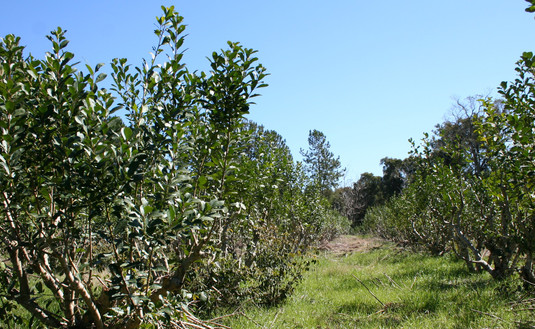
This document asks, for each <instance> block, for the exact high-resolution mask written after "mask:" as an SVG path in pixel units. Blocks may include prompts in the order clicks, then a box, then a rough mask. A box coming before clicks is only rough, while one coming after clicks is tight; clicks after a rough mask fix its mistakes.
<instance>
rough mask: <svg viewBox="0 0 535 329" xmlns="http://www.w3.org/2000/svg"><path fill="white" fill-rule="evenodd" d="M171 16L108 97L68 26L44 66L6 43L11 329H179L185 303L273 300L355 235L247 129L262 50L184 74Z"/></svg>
mask: <svg viewBox="0 0 535 329" xmlns="http://www.w3.org/2000/svg"><path fill="white" fill-rule="evenodd" d="M163 10H164V13H163V16H162V17H159V18H158V27H157V29H156V30H155V34H156V36H157V38H158V43H157V45H156V47H154V49H153V56H152V58H151V59H150V60H144V61H143V63H142V65H141V66H139V67H137V66H131V65H130V64H128V62H127V60H126V59H115V60H114V61H113V63H112V65H111V68H112V71H113V73H112V77H113V83H112V89H111V91H108V90H106V89H104V88H101V87H100V86H99V85H98V83H100V82H101V81H103V80H104V79H105V78H106V75H105V74H103V73H100V69H101V67H102V65H97V66H96V67H90V66H86V67H85V70H87V73H84V72H81V71H79V70H77V69H76V66H77V64H76V63H75V64H73V63H72V60H73V58H74V55H73V54H72V53H70V52H68V51H67V45H68V41H67V40H66V39H65V33H64V31H63V30H61V29H59V28H58V29H57V30H56V31H54V32H52V35H51V36H50V37H49V39H50V41H51V43H52V51H51V52H50V53H47V54H46V57H45V58H44V59H42V60H39V59H36V58H34V57H32V56H28V57H24V54H23V50H24V49H23V47H22V46H20V44H19V41H20V40H19V38H18V37H15V36H13V35H7V36H6V37H4V38H3V39H2V40H1V42H0V129H1V145H0V185H1V188H0V190H1V191H2V192H1V194H2V195H1V212H0V237H1V240H0V258H1V260H2V261H1V262H0V321H3V322H4V323H6V325H8V326H12V327H15V326H16V325H18V324H19V325H20V324H24V325H26V326H31V325H32V324H33V325H34V326H45V327H48V328H59V327H65V328H66V327H96V328H105V327H126V328H134V327H140V326H156V327H158V326H167V327H180V326H184V325H185V324H186V323H187V322H188V321H190V320H191V316H192V315H191V313H190V312H189V311H188V307H189V308H192V307H195V308H196V309H197V310H204V311H205V312H207V313H209V311H210V310H212V309H213V307H215V306H221V305H235V304H239V303H241V302H243V300H245V299H248V300H252V301H253V302H255V303H265V304H272V303H276V302H278V301H281V300H282V299H284V298H285V297H286V296H287V295H288V294H289V293H290V292H291V291H292V289H293V287H294V285H295V283H296V282H297V281H298V280H299V278H300V277H301V272H302V270H303V269H305V268H306V266H307V263H306V262H304V261H303V260H302V258H301V257H300V256H299V255H300V252H302V251H303V250H305V248H307V247H308V246H310V245H311V244H313V243H316V242H318V241H319V240H321V239H322V238H323V237H325V236H326V235H330V234H333V233H336V232H335V231H336V230H342V229H344V228H345V226H347V225H345V222H344V219H343V218H341V217H340V216H339V215H337V214H336V213H333V212H332V210H330V205H329V204H328V203H327V202H326V201H325V199H324V197H323V196H322V195H321V193H320V192H319V191H317V189H313V188H312V189H309V188H307V186H308V185H314V184H312V183H311V182H312V181H313V180H311V178H309V177H307V176H306V175H305V173H304V171H303V168H302V167H301V165H300V164H298V163H295V162H294V161H293V159H292V157H291V155H290V152H289V150H288V148H287V147H286V145H285V143H284V140H283V139H282V138H281V137H280V136H279V135H277V134H276V133H275V132H269V131H265V130H264V129H263V128H262V127H259V126H257V125H255V124H253V123H247V121H246V120H245V117H244V116H245V115H246V114H247V113H248V112H249V106H250V104H251V98H253V97H255V96H257V94H256V93H255V92H256V90H257V89H258V88H261V87H264V86H265V84H264V82H263V79H264V78H265V76H266V72H265V69H264V67H263V66H262V65H260V64H257V58H255V57H254V55H255V51H253V50H251V49H248V48H244V47H243V46H241V45H240V44H238V43H232V42H229V43H228V49H226V50H221V51H220V52H214V53H213V54H212V56H211V58H210V72H209V73H204V72H190V71H189V70H188V69H187V68H186V66H185V65H184V64H183V63H182V62H181V59H182V52H183V51H182V50H181V49H182V48H181V46H182V44H183V42H184V36H183V31H184V25H183V24H182V17H180V16H179V15H178V14H177V13H176V12H175V11H174V9H173V8H172V7H171V8H163ZM162 57H163V59H162ZM160 61H161V62H160ZM119 110H121V111H123V112H124V113H126V114H124V120H123V119H121V118H120V117H119V116H117V113H119V112H117V111H119ZM199 325H200V324H199V323H197V326H199Z"/></svg>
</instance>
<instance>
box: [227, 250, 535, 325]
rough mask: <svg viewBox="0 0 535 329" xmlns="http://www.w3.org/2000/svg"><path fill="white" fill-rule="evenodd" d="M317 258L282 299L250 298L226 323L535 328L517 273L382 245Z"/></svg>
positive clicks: (534, 313)
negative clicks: (505, 276) (482, 270)
mask: <svg viewBox="0 0 535 329" xmlns="http://www.w3.org/2000/svg"><path fill="white" fill-rule="evenodd" d="M317 260H318V262H317V264H316V265H315V266H314V267H313V268H312V269H311V270H310V271H309V272H308V273H307V274H306V275H305V277H304V279H303V281H302V282H301V283H300V284H299V286H298V287H297V289H296V291H295V292H294V294H293V295H292V297H290V298H289V299H288V300H287V301H286V302H285V303H284V304H282V305H280V306H279V307H276V308H263V307H257V306H254V305H250V306H248V307H246V308H245V309H243V310H242V312H243V315H241V316H234V317H230V318H228V319H227V322H226V323H225V325H228V326H230V327H232V328H235V329H239V328H244V329H245V328H247V329H249V328H307V329H308V328H330V329H335V328H434V329H438V328H535V322H532V321H533V320H535V312H534V311H533V310H526V311H522V310H521V309H522V308H524V309H526V308H529V307H533V305H531V306H529V305H527V306H528V307H526V306H525V305H522V306H521V307H515V303H516V302H518V301H519V300H520V299H522V298H528V297H526V296H523V295H522V294H523V292H522V291H520V290H519V289H517V287H516V284H518V281H517V279H510V280H508V281H502V282H496V281H494V280H493V279H492V278H491V277H490V276H489V275H487V274H471V273H469V272H468V271H467V270H466V268H465V267H466V266H465V264H464V263H462V262H459V261H455V260H453V259H452V258H450V257H431V256H428V255H423V254H417V253H413V252H409V251H402V250H399V249H396V248H395V247H393V246H392V245H384V246H382V247H380V248H377V249H374V250H371V251H368V252H362V253H353V254H349V255H346V256H334V255H332V254H323V255H321V256H318V257H317ZM356 278H358V280H360V281H361V282H362V283H361V282H359V281H358V280H357V279H356ZM366 287H367V288H368V289H369V291H368V289H367V288H366ZM374 296H375V297H376V298H375V297H374ZM531 298H533V296H531ZM378 300H379V301H378ZM530 321H531V322H530Z"/></svg>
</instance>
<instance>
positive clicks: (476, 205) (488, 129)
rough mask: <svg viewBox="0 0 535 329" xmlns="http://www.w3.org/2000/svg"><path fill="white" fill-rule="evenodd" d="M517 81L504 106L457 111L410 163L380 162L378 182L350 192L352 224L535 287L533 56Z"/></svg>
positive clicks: (503, 88) (475, 102)
mask: <svg viewBox="0 0 535 329" xmlns="http://www.w3.org/2000/svg"><path fill="white" fill-rule="evenodd" d="M516 71H517V78H516V79H515V80H514V81H512V82H503V83H502V84H501V85H500V87H499V94H500V97H499V98H497V99H492V98H490V97H470V98H468V99H467V100H465V101H459V102H458V103H457V104H456V109H457V110H456V111H455V113H456V115H455V116H454V117H453V118H452V120H449V121H446V122H444V123H442V124H440V125H438V126H437V127H436V130H435V131H434V132H433V134H431V135H429V134H425V136H424V138H423V139H422V141H421V143H418V144H417V143H416V142H414V141H413V142H412V144H413V151H412V153H411V156H410V157H409V158H407V159H406V160H403V161H401V160H392V159H384V160H383V161H384V164H385V171H384V176H383V177H382V178H378V177H373V176H371V175H368V174H365V175H363V176H362V178H361V179H360V180H359V182H357V183H356V184H355V186H354V188H353V189H351V190H350V192H351V193H353V194H354V195H357V197H356V198H354V199H353V200H354V203H356V204H357V205H358V206H361V208H359V207H356V208H353V209H356V211H355V214H354V217H353V218H354V219H353V224H354V225H360V224H362V227H365V228H367V229H369V230H372V231H373V232H376V233H378V234H379V235H381V236H383V237H386V238H389V239H392V240H394V241H397V242H400V243H403V244H408V245H412V246H418V247H424V248H426V249H427V250H429V251H430V252H432V253H433V254H436V255H442V254H445V253H451V254H454V255H456V256H457V257H459V258H460V259H462V260H464V261H465V262H466V265H467V266H468V268H469V269H470V270H471V271H486V272H488V273H490V275H492V277H494V278H496V279H502V278H506V277H509V276H512V275H519V277H520V279H521V280H523V282H524V284H525V285H527V286H531V285H533V284H535V271H534V270H535V267H534V265H533V256H534V252H535V203H534V201H535V194H534V191H535V189H534V188H535V143H534V141H535V75H534V73H535V56H534V55H533V54H532V53H524V54H523V55H522V57H521V59H520V61H518V63H517V67H516ZM389 163H396V164H397V165H395V166H391V165H388V164H389ZM392 167H395V168H397V169H396V170H394V173H395V174H394V175H392V174H391V171H390V170H389V168H392ZM389 181H390V182H391V181H393V182H396V183H395V184H393V185H389V184H388V182H389ZM390 187H394V188H392V189H390ZM370 191H371V192H370ZM385 191H389V192H388V193H386V192H385ZM361 192H362V193H361ZM359 193H360V194H359ZM389 193H390V194H389ZM359 202H360V203H359ZM367 205H371V206H370V207H366V206H367ZM362 207H364V208H366V211H365V214H364V216H363V215H362V212H359V209H362Z"/></svg>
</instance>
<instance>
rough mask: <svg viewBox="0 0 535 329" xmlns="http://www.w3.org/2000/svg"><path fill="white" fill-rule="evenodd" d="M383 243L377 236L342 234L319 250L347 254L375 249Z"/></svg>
mask: <svg viewBox="0 0 535 329" xmlns="http://www.w3.org/2000/svg"><path fill="white" fill-rule="evenodd" d="M384 243H385V240H382V239H380V238H377V237H362V236H355V235H342V236H339V237H338V238H336V239H334V240H332V241H329V242H327V243H325V244H324V245H323V246H321V248H320V249H321V250H325V251H329V252H331V253H333V254H348V253H353V252H365V251H370V250H372V249H375V248H377V247H379V246H381V245H382V244H384Z"/></svg>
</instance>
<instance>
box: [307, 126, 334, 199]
mask: <svg viewBox="0 0 535 329" xmlns="http://www.w3.org/2000/svg"><path fill="white" fill-rule="evenodd" d="M330 147H331V145H330V144H329V142H328V141H327V138H326V137H325V135H324V134H323V133H322V132H321V131H318V130H315V129H314V130H311V131H310V132H309V135H308V151H306V152H305V151H304V150H303V149H301V155H302V156H303V161H304V163H305V168H306V171H307V173H308V175H309V177H310V178H311V179H312V180H313V181H314V184H315V185H316V186H317V187H318V188H319V189H320V191H321V192H322V193H323V194H324V195H326V196H327V195H330V194H331V193H332V192H333V190H334V189H335V188H336V187H337V186H338V181H339V179H340V177H342V176H343V174H344V172H345V169H343V168H342V165H341V163H340V157H336V158H335V157H334V154H333V153H332V152H331V151H330V150H329V149H330Z"/></svg>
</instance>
